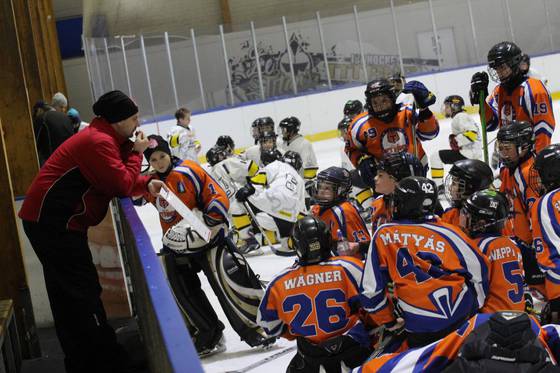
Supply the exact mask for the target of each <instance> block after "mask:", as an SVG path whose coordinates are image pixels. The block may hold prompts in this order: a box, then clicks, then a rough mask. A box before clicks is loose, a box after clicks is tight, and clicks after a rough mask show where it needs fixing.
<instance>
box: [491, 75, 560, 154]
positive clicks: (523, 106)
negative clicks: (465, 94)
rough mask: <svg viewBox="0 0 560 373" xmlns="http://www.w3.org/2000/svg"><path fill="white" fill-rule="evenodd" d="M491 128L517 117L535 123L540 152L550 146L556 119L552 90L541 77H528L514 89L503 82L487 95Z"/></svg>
mask: <svg viewBox="0 0 560 373" xmlns="http://www.w3.org/2000/svg"><path fill="white" fill-rule="evenodd" d="M485 106H486V123H487V130H488V131H494V130H496V129H498V128H500V127H502V126H504V125H506V124H509V123H511V121H513V120H519V121H521V120H524V121H527V122H530V123H532V124H533V132H534V134H535V149H536V151H537V153H538V152H539V151H541V150H542V149H543V148H545V147H546V146H548V145H550V139H551V138H552V133H553V132H554V127H555V125H556V121H555V120H554V111H553V108H552V100H551V98H550V93H549V92H548V89H547V88H546V87H545V85H544V83H543V82H541V81H540V80H538V79H533V78H527V80H525V81H524V82H523V83H521V84H520V85H519V86H518V87H516V88H515V89H514V90H513V92H511V93H510V92H508V90H507V89H506V88H504V87H502V86H501V85H499V84H498V85H497V86H496V88H494V91H493V92H492V93H491V94H490V95H489V96H488V97H487V98H486V101H485Z"/></svg>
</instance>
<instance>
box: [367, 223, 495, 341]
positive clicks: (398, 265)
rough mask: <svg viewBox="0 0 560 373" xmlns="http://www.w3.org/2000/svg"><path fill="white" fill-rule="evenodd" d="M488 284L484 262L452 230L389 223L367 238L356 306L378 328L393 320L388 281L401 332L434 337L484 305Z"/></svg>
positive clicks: (462, 236)
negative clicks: (400, 316)
mask: <svg viewBox="0 0 560 373" xmlns="http://www.w3.org/2000/svg"><path fill="white" fill-rule="evenodd" d="M488 280H489V274H488V259H486V257H485V256H484V255H482V254H481V253H480V252H479V251H478V249H477V248H476V247H475V245H474V243H473V242H472V241H471V240H470V239H469V238H468V237H467V236H466V235H465V234H464V233H463V232H462V231H460V230H459V229H458V228H456V227H454V226H452V225H449V224H446V223H442V222H438V221H435V220H426V221H425V222H424V223H413V222H410V221H406V220H400V221H393V222H391V223H388V224H385V225H382V226H381V227H379V228H378V229H377V231H376V232H375V234H374V235H373V237H372V242H371V246H370V250H369V252H368V256H367V260H366V266H365V269H364V274H363V277H362V283H361V286H362V306H363V307H364V309H365V310H366V311H367V312H369V313H370V315H371V317H372V319H373V320H374V321H375V322H376V323H377V324H378V325H381V324H385V323H388V322H391V321H392V320H394V315H393V306H392V304H391V303H390V302H389V300H388V298H387V283H388V282H389V281H393V284H394V289H395V294H397V303H398V305H399V306H400V308H401V310H402V311H403V312H402V314H403V319H404V322H405V329H406V330H408V331H410V332H413V333H429V332H438V331H441V330H444V329H447V328H449V327H451V326H453V325H454V324H457V323H459V322H461V321H462V320H465V319H467V318H468V317H470V316H471V315H472V313H473V312H476V310H478V309H479V308H481V307H482V306H483V305H484V302H485V300H486V296H487V294H488Z"/></svg>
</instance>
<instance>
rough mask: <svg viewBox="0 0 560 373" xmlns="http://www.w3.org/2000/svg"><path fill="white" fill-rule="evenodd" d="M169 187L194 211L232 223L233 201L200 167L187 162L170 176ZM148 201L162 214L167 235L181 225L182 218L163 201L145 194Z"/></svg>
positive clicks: (162, 222) (166, 182)
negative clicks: (230, 214)
mask: <svg viewBox="0 0 560 373" xmlns="http://www.w3.org/2000/svg"><path fill="white" fill-rule="evenodd" d="M165 185H167V187H168V188H169V189H170V190H171V191H173V193H175V194H176V195H177V197H179V199H180V200H181V201H183V203H184V204H185V205H187V207H188V208H190V209H191V210H192V209H195V208H196V209H198V210H200V211H201V212H202V213H204V214H208V215H209V216H210V217H212V218H214V219H216V220H220V221H227V220H228V209H229V199H228V198H227V195H226V193H225V192H224V190H223V189H222V187H221V186H220V184H219V183H218V182H217V181H215V180H214V179H213V178H212V177H211V176H210V175H209V174H208V173H207V172H206V171H205V170H204V169H203V168H202V167H201V166H200V165H199V164H198V163H196V162H193V161H189V160H187V161H183V162H182V163H181V164H179V166H177V167H175V168H174V169H173V170H172V171H171V173H169V175H168V176H167V178H166V179H165ZM144 198H145V199H146V200H147V201H149V202H152V203H153V204H154V205H155V206H156V208H157V209H158V211H159V212H160V215H159V216H160V224H161V228H162V229H163V232H166V231H167V230H168V229H169V228H170V227H172V226H174V225H175V224H177V223H178V222H179V221H181V219H182V217H181V215H179V214H177V213H176V211H175V209H173V208H172V207H171V206H169V204H168V203H167V201H165V200H164V199H163V198H161V197H157V198H155V197H153V196H151V195H150V194H145V195H144Z"/></svg>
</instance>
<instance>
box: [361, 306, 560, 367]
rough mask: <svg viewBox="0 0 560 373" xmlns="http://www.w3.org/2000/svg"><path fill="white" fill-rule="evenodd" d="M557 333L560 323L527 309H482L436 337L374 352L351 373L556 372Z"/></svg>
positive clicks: (559, 342) (559, 348)
mask: <svg viewBox="0 0 560 373" xmlns="http://www.w3.org/2000/svg"><path fill="white" fill-rule="evenodd" d="M559 335H560V326H559V325H544V326H541V325H540V324H539V322H538V321H537V320H536V318H535V317H534V316H529V315H527V314H526V313H523V312H512V311H507V312H497V313H493V314H492V313H483V314H478V315H475V316H473V317H472V318H471V319H470V320H468V322H466V323H464V324H463V325H462V326H461V327H460V328H458V329H457V330H456V331H453V332H452V333H450V334H449V335H447V336H446V337H445V338H443V339H441V340H439V341H437V342H434V343H432V344H430V345H428V346H425V347H422V348H413V349H410V350H407V351H405V352H401V353H389V354H385V355H381V356H375V357H374V358H372V359H370V360H368V361H367V362H366V363H365V364H364V365H362V366H361V367H359V368H356V369H354V370H353V371H352V373H374V372H376V373H377V372H384V373H414V372H458V373H462V372H475V371H480V372H556V371H558V367H557V364H558V361H560V360H559V359H560V338H559ZM503 336H507V337H505V338H504V337H503Z"/></svg>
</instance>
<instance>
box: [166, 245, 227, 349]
mask: <svg viewBox="0 0 560 373" xmlns="http://www.w3.org/2000/svg"><path fill="white" fill-rule="evenodd" d="M163 261H164V266H165V270H166V273H167V278H168V280H169V283H170V285H171V288H172V289H173V294H174V296H175V299H176V300H177V303H178V304H179V306H180V308H181V311H182V313H183V316H184V318H185V320H186V322H187V326H188V329H189V332H190V334H191V336H192V338H193V342H194V345H195V347H196V350H197V351H198V352H200V351H204V350H206V349H212V348H213V347H214V345H215V344H217V343H218V342H219V340H220V338H221V336H222V331H223V330H224V324H223V323H222V322H221V321H220V320H219V319H218V315H217V314H216V312H214V308H213V307H212V305H211V304H210V302H209V301H208V298H207V297H206V294H204V292H203V291H202V288H201V284H200V279H199V278H198V272H199V271H200V266H198V265H197V264H196V262H195V261H193V260H191V259H189V258H187V257H185V256H182V257H180V256H177V255H173V254H169V255H165V256H164V257H163Z"/></svg>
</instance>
